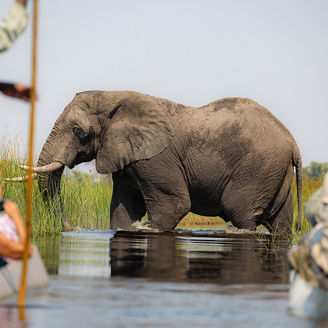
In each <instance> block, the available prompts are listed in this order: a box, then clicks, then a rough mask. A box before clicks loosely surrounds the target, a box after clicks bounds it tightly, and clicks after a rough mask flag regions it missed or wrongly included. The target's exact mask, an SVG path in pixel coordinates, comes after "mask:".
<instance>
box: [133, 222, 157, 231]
mask: <svg viewBox="0 0 328 328" xmlns="http://www.w3.org/2000/svg"><path fill="white" fill-rule="evenodd" d="M130 230H132V231H142V230H146V231H153V232H158V231H160V230H158V229H157V228H155V227H154V226H153V225H152V224H151V223H150V222H149V221H137V222H134V223H133V224H132V225H131V229H130Z"/></svg>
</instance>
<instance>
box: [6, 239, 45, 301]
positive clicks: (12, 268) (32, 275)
mask: <svg viewBox="0 0 328 328" xmlns="http://www.w3.org/2000/svg"><path fill="white" fill-rule="evenodd" d="M32 247H33V253H32V256H31V257H30V258H29V260H28V267H27V279H26V289H31V288H38V287H45V286H47V285H48V284H49V279H48V273H47V270H46V268H45V266H44V264H43V262H42V259H41V257H40V254H39V251H38V248H37V247H36V246H35V245H32ZM22 266H23V263H22V260H17V261H11V262H10V263H9V264H7V265H6V266H4V267H1V268H0V299H4V298H7V297H10V296H13V295H15V294H16V293H17V292H18V290H19V286H20V280H21V271H22Z"/></svg>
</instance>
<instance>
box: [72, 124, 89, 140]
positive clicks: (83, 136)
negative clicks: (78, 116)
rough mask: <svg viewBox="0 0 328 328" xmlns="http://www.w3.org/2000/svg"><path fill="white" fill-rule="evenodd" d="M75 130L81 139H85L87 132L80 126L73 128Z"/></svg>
mask: <svg viewBox="0 0 328 328" xmlns="http://www.w3.org/2000/svg"><path fill="white" fill-rule="evenodd" d="M73 132H74V134H75V135H76V136H77V137H78V138H79V139H80V140H84V139H85V138H86V136H87V134H86V133H85V132H84V131H83V130H82V129H81V128H80V127H78V126H75V127H74V128H73Z"/></svg>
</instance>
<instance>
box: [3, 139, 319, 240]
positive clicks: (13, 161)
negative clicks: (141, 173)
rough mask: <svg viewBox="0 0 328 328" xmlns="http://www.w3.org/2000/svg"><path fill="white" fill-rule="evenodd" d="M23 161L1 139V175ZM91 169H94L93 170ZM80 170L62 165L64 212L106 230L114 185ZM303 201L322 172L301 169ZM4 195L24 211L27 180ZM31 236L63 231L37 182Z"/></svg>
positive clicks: (217, 225)
mask: <svg viewBox="0 0 328 328" xmlns="http://www.w3.org/2000/svg"><path fill="white" fill-rule="evenodd" d="M23 164H26V162H25V161H24V160H23V159H22V157H21V156H19V154H18V151H17V147H16V146H15V145H13V144H11V143H10V142H9V143H3V144H2V149H1V156H0V177H2V178H4V177H16V176H21V175H24V174H25V173H24V171H22V170H21V169H20V168H19V165H23ZM92 171H93V172H92ZM92 171H91V172H89V173H83V172H79V171H76V170H72V171H71V170H68V169H65V171H64V174H63V177H62V181H61V189H62V200H63V206H64V213H65V216H66V217H67V218H68V219H69V221H70V222H71V224H72V225H73V227H75V228H76V229H77V230H79V229H84V230H107V229H109V211H110V199H111V196H112V190H113V185H112V182H111V179H110V178H109V177H108V176H100V175H96V174H95V173H94V171H95V170H92ZM303 173H304V174H303V205H304V203H305V202H306V200H307V199H308V198H309V196H310V195H311V194H312V193H313V192H314V191H315V190H316V189H317V188H318V187H320V185H321V183H322V175H323V172H322V174H321V175H319V176H316V177H315V178H314V177H312V176H310V175H308V174H306V172H305V171H303ZM2 185H3V187H4V190H5V197H6V198H9V199H11V200H13V201H15V202H16V203H17V204H18V206H19V209H20V211H21V213H22V214H23V215H22V216H23V218H24V213H25V187H26V183H17V182H16V183H12V182H6V181H3V182H2ZM33 188H34V189H33V238H38V237H40V236H43V235H53V234H58V233H60V232H61V231H62V229H63V228H62V225H61V213H60V206H59V204H58V202H57V204H56V203H55V204H53V206H47V205H46V204H45V203H44V202H43V199H42V195H41V193H40V192H39V190H38V186H37V182H36V181H35V182H34V187H33ZM292 188H293V194H294V216H295V217H296V216H297V198H296V184H295V182H294V183H293V187H292ZM226 226H227V224H225V223H224V222H223V220H221V219H219V218H217V217H201V216H199V215H195V214H193V213H189V214H188V215H187V216H186V217H185V218H184V219H183V220H182V221H181V222H180V224H179V225H178V228H180V229H208V230H211V229H225V228H226ZM309 230H310V226H309V225H308V223H307V220H306V218H305V217H304V215H303V219H302V224H301V227H300V228H299V229H293V235H294V236H293V237H294V238H295V239H297V240H298V239H299V238H300V237H301V235H303V234H304V233H305V232H307V231H309Z"/></svg>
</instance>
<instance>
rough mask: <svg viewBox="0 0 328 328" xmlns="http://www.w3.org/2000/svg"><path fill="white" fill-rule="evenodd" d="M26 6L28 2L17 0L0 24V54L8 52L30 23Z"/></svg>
mask: <svg viewBox="0 0 328 328" xmlns="http://www.w3.org/2000/svg"><path fill="white" fill-rule="evenodd" d="M25 6H26V0H17V1H16V2H15V3H14V4H13V5H12V7H11V9H10V11H9V12H8V13H7V15H6V16H5V17H4V19H3V20H2V21H1V22H0V52H1V51H5V50H8V49H9V48H10V47H11V46H12V45H13V43H14V41H15V40H16V38H17V37H18V36H19V35H20V34H21V33H22V32H23V31H24V30H25V28H26V26H27V23H28V16H27V12H26V10H25Z"/></svg>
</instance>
